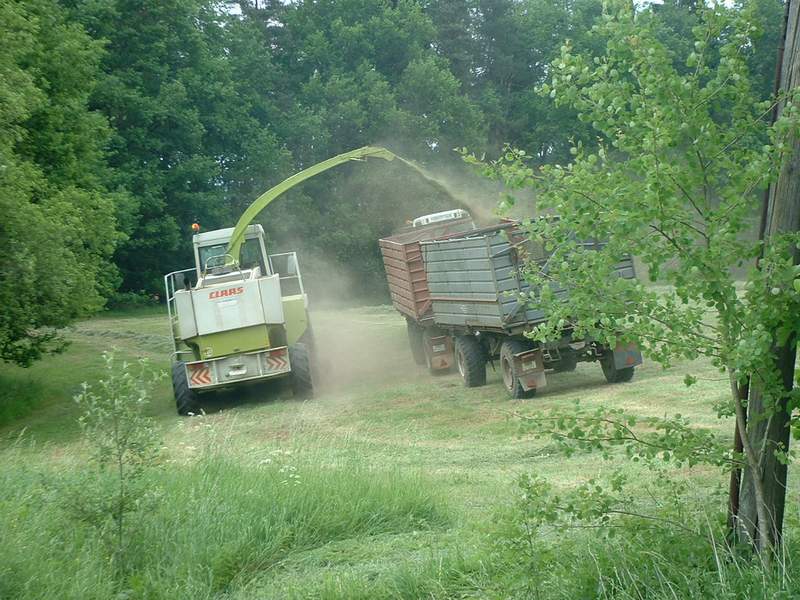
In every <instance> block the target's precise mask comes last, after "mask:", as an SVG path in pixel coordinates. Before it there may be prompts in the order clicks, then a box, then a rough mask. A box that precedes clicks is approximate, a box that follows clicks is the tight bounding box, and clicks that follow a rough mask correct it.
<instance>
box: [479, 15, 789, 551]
mask: <svg viewBox="0 0 800 600" xmlns="http://www.w3.org/2000/svg"><path fill="white" fill-rule="evenodd" d="M751 16H752V15H751V13H750V12H749V11H748V10H742V11H737V10H734V9H728V8H725V7H723V6H711V7H698V8H697V19H698V20H697V22H698V25H697V26H696V27H694V28H693V35H694V44H693V45H692V46H691V47H690V48H688V50H689V52H688V54H687V55H686V56H684V57H683V65H679V66H678V67H676V63H675V57H674V54H673V52H674V49H670V48H668V47H666V46H665V44H664V43H663V42H662V41H661V39H660V36H661V34H662V33H663V30H662V29H661V26H660V23H659V22H658V20H657V19H655V18H653V15H652V12H651V11H648V10H641V11H637V10H634V9H633V8H632V6H631V5H629V4H625V3H622V2H620V3H613V4H611V5H610V9H609V10H608V11H607V12H606V13H605V14H604V15H603V19H602V22H601V23H600V24H599V25H598V26H597V29H598V30H599V33H600V34H601V35H602V36H603V38H604V39H606V40H607V42H606V48H605V50H604V52H602V53H600V54H598V55H595V56H590V55H585V54H580V53H577V52H575V51H574V50H573V48H572V46H571V45H570V44H569V43H566V44H565V45H564V46H563V47H562V49H561V55H560V57H559V58H558V59H557V60H556V61H555V62H554V64H553V70H552V74H551V79H550V82H549V83H548V84H547V85H545V86H543V88H542V91H543V93H546V94H550V95H551V96H552V97H553V98H554V99H555V100H556V101H557V102H558V103H562V104H567V105H570V106H572V107H574V108H575V109H576V110H577V111H578V114H579V117H580V119H581V120H582V121H584V122H587V123H590V124H591V125H592V127H593V128H594V130H595V131H596V134H597V136H598V138H599V139H598V142H597V146H596V147H592V148H586V147H585V146H583V145H581V144H576V145H575V146H574V147H573V149H572V153H573V155H574V159H573V160H572V161H571V162H570V164H568V165H563V166H562V165H549V166H545V167H543V168H541V169H540V170H534V169H532V168H530V167H527V166H525V164H524V163H525V158H526V155H525V154H524V153H523V152H521V151H513V150H509V151H508V152H507V154H506V156H505V157H504V158H503V160H501V161H498V162H497V163H495V164H494V165H493V166H492V168H491V169H490V171H492V172H493V173H494V174H495V175H498V176H500V177H502V178H503V179H504V180H505V181H506V182H507V183H509V184H510V185H515V186H533V187H535V188H536V190H537V192H538V193H537V209H538V210H539V211H540V213H541V214H548V213H555V214H558V215H559V216H560V219H558V220H554V219H548V218H543V219H539V220H536V221H534V222H532V223H531V225H530V229H531V233H532V235H533V236H534V237H536V238H538V239H540V240H541V241H542V242H543V243H544V244H545V247H546V249H547V250H548V252H549V258H548V260H547V262H546V267H547V268H546V269H542V268H540V266H539V265H535V264H532V265H531V266H530V269H529V270H528V272H527V277H528V278H529V279H530V281H531V283H532V284H533V287H534V289H537V290H539V291H538V292H537V301H541V302H543V303H544V304H545V306H547V308H548V311H549V320H548V323H547V325H546V326H544V327H542V328H540V329H539V330H538V331H537V332H536V334H535V336H536V338H537V339H540V340H544V339H549V338H552V337H553V336H558V335H560V334H561V332H562V331H563V330H564V329H569V330H571V331H572V332H573V333H574V334H575V335H577V336H578V337H586V336H588V337H591V338H593V339H596V340H600V341H603V342H605V343H606V344H607V345H609V346H610V347H612V348H613V347H614V346H615V345H616V344H617V343H619V342H629V341H636V342H638V343H639V344H640V345H641V347H642V348H643V349H644V350H645V352H646V353H647V354H648V355H649V356H650V357H651V358H652V359H654V360H656V361H658V362H660V363H662V364H664V365H669V364H670V363H671V362H672V361H674V360H675V359H678V358H685V359H695V358H698V357H700V356H704V357H707V358H708V359H709V360H711V362H712V364H714V365H715V366H717V367H719V369H720V370H722V371H723V372H726V373H727V374H728V375H729V377H730V382H731V390H732V393H731V396H730V398H728V400H727V401H726V402H723V403H722V404H721V405H719V406H717V407H716V409H717V411H718V412H719V414H721V415H725V416H731V415H733V416H734V417H735V419H736V420H737V422H738V423H739V425H740V428H741V430H742V431H745V430H746V427H745V424H744V411H745V406H744V402H743V399H742V397H741V394H740V389H739V386H740V385H741V383H742V382H743V381H745V380H746V379H747V378H748V377H752V378H754V379H755V380H757V381H758V382H759V385H760V386H761V387H762V388H763V389H764V390H765V393H766V394H767V396H768V397H770V398H771V399H772V404H771V406H773V407H780V406H782V405H783V406H786V404H785V399H786V394H787V391H786V389H785V388H784V386H783V385H781V384H780V378H779V374H778V372H777V370H776V368H775V364H774V362H773V360H772V355H771V347H772V345H773V344H774V343H775V342H776V340H777V337H781V338H782V339H786V336H788V337H791V336H794V335H796V330H795V328H796V327H797V321H796V319H795V320H790V321H789V322H783V323H782V325H781V328H780V329H777V330H776V327H775V318H776V315H790V314H797V311H798V310H800V295H798V294H797V293H796V292H795V291H794V289H793V288H792V280H793V278H794V277H795V274H794V268H793V262H792V253H791V252H789V249H790V248H791V247H792V245H793V244H796V243H797V241H798V239H797V235H796V234H795V233H791V232H786V231H783V232H780V233H779V234H778V235H776V236H775V237H773V238H772V241H771V244H770V245H769V247H768V249H767V252H766V254H765V256H764V258H763V260H762V263H761V266H762V269H761V270H760V271H756V270H753V271H752V273H751V275H750V276H749V283H748V284H747V285H746V286H745V289H746V291H745V292H744V293H741V292H740V290H739V287H738V285H737V282H736V281H735V279H734V278H733V276H732V269H734V268H736V267H740V266H742V265H743V264H745V263H750V264H752V262H753V261H754V259H755V258H756V257H757V256H758V254H759V251H760V248H761V245H760V244H759V243H758V242H755V241H752V236H748V235H747V234H748V232H749V231H751V230H752V228H753V220H754V219H753V216H754V214H755V213H756V212H757V207H758V206H759V199H760V197H761V193H760V192H761V190H763V188H764V187H765V186H766V185H767V184H768V183H769V182H770V177H771V176H772V175H773V174H774V173H775V171H776V169H775V166H776V164H778V163H779V162H780V161H781V159H782V156H783V153H784V152H785V151H786V150H787V145H786V141H785V140H786V137H787V135H790V134H791V133H792V132H793V131H794V130H795V128H796V127H797V113H796V110H795V108H794V107H793V105H792V104H791V102H789V103H788V104H787V107H786V108H785V109H784V111H783V112H782V116H781V118H780V119H779V120H778V121H777V122H776V123H775V125H774V126H772V127H769V126H768V120H767V118H768V116H769V114H770V113H771V104H770V102H762V101H759V98H760V97H761V96H762V94H760V93H759V92H758V91H754V90H753V89H752V85H751V82H752V78H751V76H750V73H749V70H748V64H747V63H748V60H747V58H748V53H749V51H750V48H751V47H752V45H753V40H754V36H755V33H756V30H755V28H754V26H753V25H752V22H751V20H750V17H751ZM587 239H599V240H602V241H603V242H604V244H603V245H602V247H601V248H599V249H595V250H589V249H584V248H583V247H581V246H580V244H579V240H587ZM629 254H633V255H635V256H636V257H638V258H639V260H640V261H641V263H642V264H643V265H644V266H645V268H646V270H647V272H648V274H649V276H650V279H651V280H654V281H655V280H657V281H660V282H662V283H664V284H667V285H666V286H665V287H652V286H649V285H646V284H645V283H644V282H642V281H637V280H626V279H620V278H618V277H616V276H614V265H616V264H617V263H618V262H619V261H620V260H621V259H622V258H623V257H625V256H627V255H629ZM554 281H556V282H558V283H559V285H564V286H566V287H568V288H569V289H570V295H569V298H568V299H566V300H564V301H561V300H560V299H559V298H557V297H556V295H555V294H554V293H553V288H552V282H554ZM692 381H693V380H692V378H691V377H687V384H691V383H692ZM792 397H794V396H792ZM780 398H783V399H784V403H783V404H781V403H780V402H776V401H777V400H778V399H780ZM792 402H793V401H790V402H789V405H790V406H791V405H793V404H792ZM749 425H750V426H751V427H752V426H753V423H752V422H751V423H750V424H749ZM766 451H769V452H775V451H778V452H780V453H781V456H783V460H786V458H787V455H786V451H787V448H786V447H785V446H784V447H779V448H770V449H769V450H764V447H763V446H762V447H758V446H754V445H753V444H752V443H749V441H748V438H747V437H745V438H744V455H743V457H741V459H742V460H743V461H744V462H745V464H746V465H747V466H748V468H749V469H751V470H752V471H753V472H755V473H761V467H760V465H761V464H762V460H763V456H764V452H766ZM769 477H770V474H768V473H763V477H762V478H754V479H755V480H754V482H753V486H754V489H755V497H756V501H755V505H756V507H757V512H758V519H759V521H760V522H761V523H770V522H771V521H770V518H769V517H768V514H769V513H770V512H773V513H774V508H775V505H774V504H773V505H770V504H768V498H767V496H766V495H765V493H764V480H766V479H768V478H769ZM784 493H785V490H784ZM775 526H776V527H777V528H780V523H776V524H775ZM773 533H774V532H773ZM757 535H758V538H757V539H752V540H747V541H750V542H752V543H753V544H754V545H755V546H756V547H757V548H759V549H761V550H765V551H766V552H765V553H764V556H765V560H769V556H770V550H771V549H772V548H773V547H774V544H775V543H777V540H778V539H779V536H775V535H773V534H771V533H770V531H769V528H768V527H762V528H760V529H759V531H758V533H757Z"/></svg>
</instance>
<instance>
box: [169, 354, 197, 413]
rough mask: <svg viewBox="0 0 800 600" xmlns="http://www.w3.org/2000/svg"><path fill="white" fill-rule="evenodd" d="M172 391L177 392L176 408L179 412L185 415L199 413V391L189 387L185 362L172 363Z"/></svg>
mask: <svg viewBox="0 0 800 600" xmlns="http://www.w3.org/2000/svg"><path fill="white" fill-rule="evenodd" d="M172 391H173V393H174V394H175V408H177V409H178V414H179V415H181V416H183V417H185V416H188V415H196V414H199V412H200V409H199V407H198V403H197V393H196V392H195V391H194V390H192V388H190V387H189V380H188V379H187V378H186V366H185V365H184V363H183V362H180V361H178V362H174V363H172Z"/></svg>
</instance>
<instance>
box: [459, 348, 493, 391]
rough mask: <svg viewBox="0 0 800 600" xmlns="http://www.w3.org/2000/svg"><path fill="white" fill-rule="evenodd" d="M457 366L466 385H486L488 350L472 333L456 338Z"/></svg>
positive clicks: (469, 386)
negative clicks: (486, 350)
mask: <svg viewBox="0 0 800 600" xmlns="http://www.w3.org/2000/svg"><path fill="white" fill-rule="evenodd" d="M455 354H456V356H455V358H456V368H458V373H459V375H461V379H462V380H463V381H464V387H468V388H471V387H480V386H482V385H486V352H484V350H483V346H481V343H480V342H479V341H478V340H477V338H475V336H471V335H460V336H458V337H457V338H456V348H455Z"/></svg>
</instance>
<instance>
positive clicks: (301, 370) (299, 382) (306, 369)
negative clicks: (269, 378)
mask: <svg viewBox="0 0 800 600" xmlns="http://www.w3.org/2000/svg"><path fill="white" fill-rule="evenodd" d="M289 364H290V366H291V369H292V373H291V375H290V377H291V380H292V392H293V393H294V397H295V398H302V399H306V398H311V396H312V395H313V393H314V384H313V383H312V380H311V357H310V356H309V353H308V347H307V346H306V345H305V344H304V343H303V342H297V343H295V344H293V345H291V346H289Z"/></svg>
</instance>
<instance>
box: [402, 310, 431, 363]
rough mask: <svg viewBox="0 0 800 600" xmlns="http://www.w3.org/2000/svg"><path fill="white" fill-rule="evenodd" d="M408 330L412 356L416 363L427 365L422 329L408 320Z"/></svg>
mask: <svg viewBox="0 0 800 600" xmlns="http://www.w3.org/2000/svg"><path fill="white" fill-rule="evenodd" d="M406 329H407V330H408V345H409V346H411V356H413V357H414V362H415V363H417V364H418V365H420V366H422V365H424V364H425V362H426V361H425V346H424V345H423V341H422V328H421V327H420V326H419V325H417V324H416V323H414V321H411V320H406Z"/></svg>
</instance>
